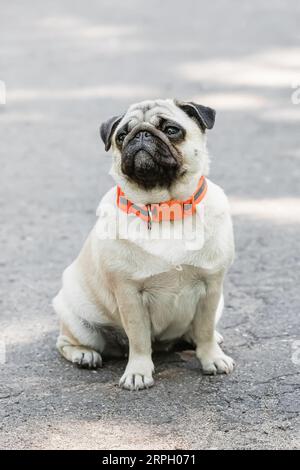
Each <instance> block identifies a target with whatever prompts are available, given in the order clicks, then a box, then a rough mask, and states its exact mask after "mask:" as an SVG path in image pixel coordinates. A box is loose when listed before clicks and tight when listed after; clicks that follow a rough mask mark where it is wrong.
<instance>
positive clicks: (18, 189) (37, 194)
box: [0, 0, 300, 449]
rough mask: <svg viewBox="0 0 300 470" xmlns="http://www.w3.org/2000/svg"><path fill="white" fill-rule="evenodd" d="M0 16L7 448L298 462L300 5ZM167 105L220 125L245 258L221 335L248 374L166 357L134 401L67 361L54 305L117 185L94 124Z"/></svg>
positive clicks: (112, 365)
mask: <svg viewBox="0 0 300 470" xmlns="http://www.w3.org/2000/svg"><path fill="white" fill-rule="evenodd" d="M0 7H1V19H0V22H1V25H0V31H1V41H0V61H1V66H0V79H1V80H4V81H5V83H6V86H7V104H6V106H0V133H1V138H0V152H1V187H0V191H1V195H0V208H1V251H0V258H1V261H0V263H1V266H0V267H1V273H0V276H1V283H0V290H1V311H0V312H1V313H0V315H1V318H0V322H1V323H0V325H1V326H0V341H1V343H0V344H1V345H2V349H3V345H4V342H5V344H6V352H7V354H6V363H5V364H2V365H0V433H1V434H0V447H1V448H19V449H23V448H35V449H42V448H51V449H56V448H67V449H72V448H92V449H101V448H112V449H118V448H121V449H125V448H126V449H133V448H164V449H174V448H276V447H278V448H297V447H298V448H299V447H300V429H299V411H300V397H299V378H300V357H299V356H300V355H299V356H297V350H296V349H295V348H297V341H300V328H299V307H300V305H299V304H300V302H299V300H300V292H299V272H297V270H298V269H299V241H300V214H299V201H300V194H299V191H300V185H299V176H300V171H299V158H300V150H299V149H300V132H299V123H300V104H299V105H298V106H297V104H292V101H291V96H292V93H293V92H294V101H295V103H296V102H297V97H298V96H299V95H298V94H297V90H296V89H293V88H292V86H297V82H299V84H300V30H299V19H300V16H299V15H300V5H299V2H298V1H296V0H290V1H288V0H274V1H272V2H270V1H268V0H254V1H252V2H240V1H238V0H227V1H225V0H219V1H216V0H212V1H209V2H205V1H202V0H200V1H199V0H197V1H191V0H190V1H189V0H188V1H187V2H181V1H178V0H172V1H171V0H166V1H164V2H160V1H158V0H152V1H151V2H140V1H137V0H128V1H126V2H122V1H120V0H119V1H116V0H103V1H101V2H99V1H98V0H90V1H89V2H79V1H73V0H72V1H71V0H63V1H59V0H54V1H51V2H50V1H43V2H34V1H32V0H31V1H28V2H22V1H20V0H19V1H15V2H5V1H4V0H2V1H1V4H0ZM157 96H161V97H169V96H171V97H172V96H176V97H179V98H182V99H194V100H198V101H200V102H202V103H206V104H210V105H212V106H215V107H216V109H217V111H218V116H217V124H216V126H215V129H214V130H213V131H212V132H211V133H210V141H209V142H210V151H211V154H212V169H211V178H212V179H213V180H214V181H216V182H217V183H219V184H220V185H222V186H223V187H224V189H225V190H226V192H227V193H228V195H229V196H230V201H231V206H232V212H233V215H234V223H235V234H236V247H237V257H236V261H235V264H234V266H233V268H232V269H231V271H230V274H229V276H228V280H227V289H226V313H225V316H224V319H223V320H222V325H221V331H222V332H223V334H224V335H225V340H226V342H225V349H226V351H228V352H230V353H231V354H232V355H233V357H234V358H235V359H236V361H237V364H238V367H237V369H236V371H235V373H234V374H233V375H232V376H230V377H216V378H209V377H203V376H202V375H201V372H200V370H199V366H198V365H197V363H196V362H195V360H193V359H190V360H187V357H182V356H180V355H179V354H177V353H176V354H175V353H174V354H171V355H169V356H158V357H157V358H156V359H155V363H156V368H157V374H156V386H155V387H154V388H153V389H151V390H149V391H147V392H140V393H128V392H126V391H123V390H120V389H119V388H118V387H117V386H116V383H117V381H118V378H119V377H120V374H121V372H122V370H123V368H124V365H125V364H124V362H123V361H120V362H116V361H110V362H107V363H106V364H105V367H104V368H103V370H100V371H97V372H90V371H85V370H78V369H76V368H75V367H73V366H72V365H70V364H68V363H66V362H65V361H64V360H63V359H62V358H60V357H59V355H58V353H57V352H56V350H55V348H54V344H55V339H56V335H57V320H56V318H55V315H54V313H53V312H52V309H51V305H50V302H51V298H52V297H53V296H54V295H55V293H56V292H57V290H58V288H59V286H60V275H61V272H62V270H63V268H64V267H65V266H66V265H67V264H68V263H70V261H71V260H72V259H73V258H74V256H75V255H76V254H77V253H78V250H79V249H80V247H81V245H82V242H83V240H84V239H85V237H86V235H87V233H88V231H89V229H90V227H91V226H92V225H93V223H94V222H95V209H96V206H97V203H98V201H99V199H100V197H101V195H102V194H103V193H104V192H105V191H106V190H107V189H108V188H109V187H110V186H111V184H112V182H111V180H110V178H109V177H108V176H107V172H108V169H109V166H110V156H109V155H106V154H105V152H104V149H103V145H102V143H101V142H100V139H99V136H98V127H99V124H100V122H101V121H102V120H103V119H104V118H107V117H109V116H110V115H112V114H114V113H119V112H121V111H122V110H124V109H125V108H126V106H127V105H128V104H129V103H131V102H134V101H136V100H141V99H144V98H148V97H157ZM297 244H298V248H297ZM2 359H3V358H2ZM297 362H298V364H297Z"/></svg>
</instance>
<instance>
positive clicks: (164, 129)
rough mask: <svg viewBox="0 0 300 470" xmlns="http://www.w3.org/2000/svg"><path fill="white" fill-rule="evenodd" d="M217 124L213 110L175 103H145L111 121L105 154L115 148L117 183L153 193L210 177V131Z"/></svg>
mask: <svg viewBox="0 0 300 470" xmlns="http://www.w3.org/2000/svg"><path fill="white" fill-rule="evenodd" d="M214 120H215V112H214V110H212V109H211V108H208V107H205V106H201V105H197V104H194V103H182V102H176V101H174V100H154V101H143V102H141V103H137V104H134V105H132V106H130V108H129V109H128V111H127V112H126V113H125V114H124V115H123V116H118V117H113V118H111V119H109V120H108V121H107V122H105V123H104V124H102V126H101V128H100V133H101V137H102V139H103V141H104V143H105V149H106V150H109V149H110V147H111V146H112V148H113V153H114V163H113V175H114V176H115V178H116V180H117V182H118V183H120V180H123V181H124V180H126V182H127V183H130V184H131V185H137V186H138V187H139V188H143V189H145V190H151V189H153V188H156V187H158V188H169V187H170V186H171V185H173V184H175V183H176V182H178V181H179V180H180V179H182V178H183V177H184V176H185V175H186V174H187V173H189V172H190V173H195V172H197V171H198V172H199V171H200V172H201V171H202V173H203V174H205V171H206V167H207V163H208V162H207V155H206V145H205V144H206V139H205V130H206V129H211V128H212V127H213V125H214Z"/></svg>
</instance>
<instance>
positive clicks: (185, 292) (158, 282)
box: [142, 266, 205, 340]
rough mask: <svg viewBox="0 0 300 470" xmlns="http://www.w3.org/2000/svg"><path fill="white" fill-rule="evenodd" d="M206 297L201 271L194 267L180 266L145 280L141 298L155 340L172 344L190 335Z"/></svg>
mask: <svg viewBox="0 0 300 470" xmlns="http://www.w3.org/2000/svg"><path fill="white" fill-rule="evenodd" d="M204 294H205V285H204V283H203V281H202V280H201V279H200V277H199V271H198V270H196V269H195V268H193V267H191V266H177V268H173V269H171V270H170V271H168V272H166V273H162V274H158V275H156V276H151V277H150V278H148V279H146V280H145V281H144V284H143V293H142V295H143V301H144V303H145V306H146V308H147V309H148V311H149V315H150V320H151V327H152V334H153V337H154V338H155V339H159V340H171V339H175V338H178V337H180V336H182V335H184V334H185V333H187V331H188V330H189V328H190V325H191V322H192V321H193V318H194V316H195V313H196V309H197V305H198V303H199V300H200V298H201V296H203V295H204Z"/></svg>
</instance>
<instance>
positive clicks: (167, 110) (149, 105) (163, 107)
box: [120, 100, 180, 131]
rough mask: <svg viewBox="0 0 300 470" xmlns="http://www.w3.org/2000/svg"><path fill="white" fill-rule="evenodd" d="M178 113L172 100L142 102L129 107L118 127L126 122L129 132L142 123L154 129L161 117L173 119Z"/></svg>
mask: <svg viewBox="0 0 300 470" xmlns="http://www.w3.org/2000/svg"><path fill="white" fill-rule="evenodd" d="M178 111H180V110H179V109H178V108H177V106H176V105H175V104H174V102H173V101H172V100H152V101H150V100H149V101H142V102H141V103H136V104H133V105H131V106H130V107H129V109H128V111H127V112H126V113H125V115H124V117H123V119H122V121H121V123H120V126H121V125H122V124H124V123H125V122H126V123H127V125H128V130H129V131H130V130H132V129H133V128H134V127H135V126H136V125H138V124H141V123H142V122H147V123H149V124H152V125H153V126H155V127H156V126H158V124H159V120H160V118H161V117H164V118H173V119H174V118H176V114H177V115H178V114H179V113H178Z"/></svg>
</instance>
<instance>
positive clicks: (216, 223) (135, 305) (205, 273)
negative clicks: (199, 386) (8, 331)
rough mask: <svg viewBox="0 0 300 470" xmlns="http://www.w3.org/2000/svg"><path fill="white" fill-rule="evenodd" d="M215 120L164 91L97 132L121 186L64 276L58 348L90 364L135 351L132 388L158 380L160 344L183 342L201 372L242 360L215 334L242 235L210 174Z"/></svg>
mask: <svg viewBox="0 0 300 470" xmlns="http://www.w3.org/2000/svg"><path fill="white" fill-rule="evenodd" d="M214 122H215V111H214V110H213V109H211V108H209V107H206V106H202V105H199V104H196V103H193V102H180V101H177V100H172V99H167V100H153V101H143V102H141V103H138V104H134V105H132V106H130V107H129V109H128V110H127V112H125V114H123V115H120V116H114V117H112V118H111V119H109V120H108V121H107V122H105V123H104V124H102V126H101V128H100V135H101V138H102V140H103V142H104V144H105V149H106V151H108V150H110V148H111V149H112V153H113V160H112V168H111V172H110V173H111V175H112V176H113V178H114V180H115V182H116V186H115V187H113V188H112V189H111V190H110V191H108V193H107V194H106V195H105V196H104V197H103V199H102V201H101V202H100V205H99V208H98V215H99V217H98V221H97V223H96V225H95V227H94V228H93V229H92V231H91V233H90V234H89V236H88V238H87V240H86V242H85V244H84V246H83V248H82V250H81V252H80V253H79V256H78V257H77V258H76V259H75V261H74V262H73V263H72V264H71V265H70V266H69V267H68V268H67V269H66V270H65V271H64V273H63V283H62V289H61V290H60V292H59V293H58V295H57V296H56V297H55V299H54V301H53V306H54V309H55V311H56V312H57V314H58V316H59V318H60V325H61V326H60V334H59V337H58V340H57V348H58V350H59V351H60V353H61V354H62V355H63V357H64V358H65V359H67V360H68V361H70V362H72V363H74V364H77V365H78V366H81V367H86V368H98V367H101V365H102V357H106V356H116V357H119V356H122V355H125V356H127V357H128V363H127V366H126V369H125V372H124V374H123V375H122V377H121V379H120V382H119V385H120V386H121V387H123V388H124V389H127V390H141V389H145V388H149V387H151V386H152V385H153V384H154V380H153V372H154V365H153V361H152V351H153V349H155V347H158V348H160V347H163V348H167V349H168V348H170V347H171V346H173V345H174V344H176V343H177V342H178V341H182V340H184V341H185V342H188V343H189V344H190V345H191V347H192V348H194V349H195V353H196V356H197V358H198V359H199V362H200V365H201V367H202V370H203V372H204V373H205V374H212V375H215V374H223V373H225V374H228V373H230V372H232V370H233V368H234V361H233V360H232V359H231V358H230V357H229V356H227V355H226V354H225V353H224V352H223V351H222V349H221V346H220V344H221V343H222V337H221V335H220V334H219V333H218V332H217V331H216V325H217V322H218V320H219V319H220V316H221V314H222V310H223V305H224V302H223V282H224V277H225V274H226V271H227V270H228V268H229V266H230V265H231V263H232V260H233V255H234V238H233V229H232V222H231V216H230V212H229V206H228V202H227V198H226V196H225V194H224V192H223V190H222V189H221V188H220V187H219V186H217V185H216V184H214V183H213V182H211V181H210V180H209V179H208V178H207V175H208V172H209V156H208V152H207V148H206V132H207V130H209V129H212V127H213V126H214ZM183 225H187V226H188V228H187V229H186V230H183V229H182V227H183ZM125 227H126V230H125V229H124V228H125ZM132 227H134V230H131V229H132ZM165 227H167V228H168V231H167V233H168V236H167V237H166V236H165V233H163V230H162V229H163V228H165ZM178 227H180V229H179V230H177V229H178ZM193 227H196V230H194V228H193ZM112 228H113V229H112ZM193 230H194V232H193ZM154 232H155V237H154V236H153V237H151V235H152V234H153V233H154ZM192 232H193V237H194V238H193V237H191V238H190V234H191V233H192ZM137 233H138V235H137ZM104 234H105V236H104ZM174 234H175V235H176V236H174ZM178 234H179V236H178ZM199 234H201V236H200V235H199ZM195 237H196V238H197V237H198V238H197V240H196V241H197V243H191V239H192V241H195Z"/></svg>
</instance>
